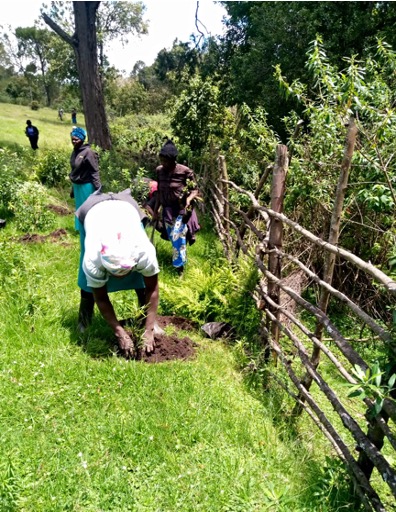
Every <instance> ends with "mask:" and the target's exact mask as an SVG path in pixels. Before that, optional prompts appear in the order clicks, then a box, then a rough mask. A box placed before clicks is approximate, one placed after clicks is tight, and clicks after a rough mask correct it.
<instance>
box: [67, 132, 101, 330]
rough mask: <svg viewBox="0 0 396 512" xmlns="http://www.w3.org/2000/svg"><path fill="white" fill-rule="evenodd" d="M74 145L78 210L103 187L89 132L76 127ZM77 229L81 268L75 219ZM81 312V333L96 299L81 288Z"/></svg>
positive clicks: (73, 173)
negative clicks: (88, 139) (87, 137)
mask: <svg viewBox="0 0 396 512" xmlns="http://www.w3.org/2000/svg"><path fill="white" fill-rule="evenodd" d="M70 136H71V142H72V144H73V151H72V154H71V156H70V166H71V172H70V174H69V178H70V181H71V182H72V190H71V193H70V195H71V197H74V202H75V207H76V210H77V209H78V208H79V207H80V206H81V205H82V204H83V203H84V201H85V200H86V199H88V197H89V196H90V195H91V194H92V193H93V192H95V191H96V190H100V189H101V187H102V185H101V182H100V176H99V157H98V154H97V153H96V151H93V150H92V149H91V146H90V145H89V144H84V141H85V138H86V136H87V132H86V131H85V130H84V128H80V127H77V126H75V127H74V128H73V130H72V132H71V134H70ZM74 225H75V228H76V230H77V231H79V232H80V248H81V252H80V266H81V264H82V257H83V251H82V247H83V246H84V233H83V232H82V231H81V229H80V227H81V226H80V223H79V221H78V219H77V218H75V224H74ZM80 288H81V291H80V294H81V298H80V312H79V316H78V326H79V330H80V331H84V329H85V328H86V327H87V326H88V324H89V323H90V319H91V318H92V314H93V309H94V297H93V295H92V291H91V290H89V291H87V290H84V288H83V287H80Z"/></svg>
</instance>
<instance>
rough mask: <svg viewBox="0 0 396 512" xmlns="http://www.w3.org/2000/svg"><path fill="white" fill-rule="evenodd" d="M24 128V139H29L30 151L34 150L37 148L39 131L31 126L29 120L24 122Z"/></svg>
mask: <svg viewBox="0 0 396 512" xmlns="http://www.w3.org/2000/svg"><path fill="white" fill-rule="evenodd" d="M26 124H27V126H26V128H25V134H26V137H27V138H28V139H29V142H30V145H31V147H32V149H34V150H36V149H38V148H39V147H38V146H37V143H38V139H39V131H38V129H37V128H36V127H35V126H33V125H32V122H31V121H30V119H28V120H27V121H26Z"/></svg>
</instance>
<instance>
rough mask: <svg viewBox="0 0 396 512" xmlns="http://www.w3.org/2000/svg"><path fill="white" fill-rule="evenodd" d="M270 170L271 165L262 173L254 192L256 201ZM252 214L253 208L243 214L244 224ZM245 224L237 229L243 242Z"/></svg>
mask: <svg viewBox="0 0 396 512" xmlns="http://www.w3.org/2000/svg"><path fill="white" fill-rule="evenodd" d="M272 168H273V167H272V165H267V167H266V169H265V171H264V173H263V174H262V176H261V178H260V181H259V182H258V185H257V187H256V190H255V191H254V197H255V198H256V199H258V197H259V195H260V193H261V190H262V188H263V186H264V184H265V182H266V181H267V179H268V176H269V174H270V172H271V171H272ZM231 207H233V205H231ZM254 212H255V208H254V207H253V206H250V207H249V210H248V212H247V213H245V212H243V217H244V220H245V222H246V220H250V219H251V218H252V217H253V215H254ZM241 213H242V212H241ZM245 222H243V223H242V225H241V227H240V228H239V234H240V237H241V239H242V240H243V238H244V236H245V232H246V224H245ZM238 247H239V246H238V245H237V247H236V251H238Z"/></svg>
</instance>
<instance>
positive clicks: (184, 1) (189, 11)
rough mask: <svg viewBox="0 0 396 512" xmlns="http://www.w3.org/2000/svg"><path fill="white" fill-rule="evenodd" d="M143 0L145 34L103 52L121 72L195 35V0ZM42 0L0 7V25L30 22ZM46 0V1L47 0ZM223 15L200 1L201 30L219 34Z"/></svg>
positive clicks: (208, 0)
mask: <svg viewBox="0 0 396 512" xmlns="http://www.w3.org/2000/svg"><path fill="white" fill-rule="evenodd" d="M142 1H143V3H144V5H145V6H146V12H145V15H144V19H145V20H147V21H148V22H149V28H148V35H144V36H141V37H138V36H132V37H130V38H129V43H128V45H127V46H126V47H125V48H123V47H122V46H121V44H120V43H117V42H114V43H112V45H111V47H110V48H109V49H107V52H106V54H107V56H108V58H109V61H110V64H111V65H113V66H115V67H116V68H118V69H119V70H120V71H123V72H124V74H129V73H130V72H131V71H132V69H133V66H134V64H135V63H136V62H137V61H139V60H141V61H143V62H144V63H145V64H146V65H147V66H150V65H151V64H152V63H153V62H154V60H155V58H156V56H157V54H158V52H160V51H161V50H162V49H163V48H166V49H170V48H171V47H172V44H173V41H174V40H175V39H176V38H177V39H178V40H179V41H183V42H185V41H188V40H189V38H190V35H191V34H192V33H194V34H197V35H198V32H197V30H196V27H195V11H196V7H197V2H196V0H142ZM43 3H44V2H43V0H27V1H20V0H15V1H14V2H12V8H9V9H2V11H1V14H0V25H3V26H7V25H11V27H12V28H16V27H27V26H32V25H33V23H34V21H35V20H36V19H37V18H38V17H39V15H40V7H41V5H42V4H43ZM46 3H47V4H49V1H47V2H46ZM10 7H11V6H10ZM225 15H226V11H225V9H224V7H223V6H221V5H219V4H216V3H215V2H214V1H212V0H200V1H199V11H198V18H199V20H200V21H201V23H202V24H203V25H204V26H205V27H203V26H202V25H200V28H201V30H202V32H203V33H205V34H207V33H209V34H211V35H212V36H216V35H220V34H222V32H223V23H222V18H223V17H224V16H225ZM205 29H206V30H205Z"/></svg>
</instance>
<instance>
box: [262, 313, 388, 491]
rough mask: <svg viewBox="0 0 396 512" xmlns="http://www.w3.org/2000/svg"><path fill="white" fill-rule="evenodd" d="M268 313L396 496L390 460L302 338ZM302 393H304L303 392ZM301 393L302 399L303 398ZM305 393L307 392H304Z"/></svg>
mask: <svg viewBox="0 0 396 512" xmlns="http://www.w3.org/2000/svg"><path fill="white" fill-rule="evenodd" d="M265 312H266V314H267V315H269V316H270V317H271V319H272V321H273V322H277V323H278V326H279V328H280V329H281V330H282V332H286V331H287V332H288V337H289V338H290V339H291V340H292V341H293V343H294V344H295V347H296V348H297V350H298V352H299V354H300V359H301V361H302V362H303V364H304V366H305V368H306V369H307V370H308V373H309V374H310V376H311V378H312V381H315V382H316V384H317V385H318V387H319V389H320V390H321V391H322V392H323V393H324V395H325V396H326V398H327V399H328V400H329V402H330V403H331V405H332V406H333V409H334V410H335V412H336V413H337V414H338V415H339V417H340V418H341V421H342V423H343V425H344V427H346V428H347V429H348V430H349V431H350V432H351V434H352V435H353V437H354V439H355V440H356V442H357V443H358V445H359V446H360V448H362V449H363V450H364V451H365V453H366V454H367V456H368V457H369V458H370V460H371V461H372V462H373V464H374V465H375V467H376V468H377V469H378V471H379V473H380V475H381V476H382V478H383V480H384V482H386V483H387V484H388V486H389V488H390V490H391V491H392V494H393V495H394V496H395V497H396V473H395V472H394V471H393V469H392V467H391V466H390V464H389V463H388V461H387V460H386V459H385V457H384V456H383V455H382V454H381V452H380V451H379V450H378V449H377V447H376V446H375V444H374V443H372V442H371V440H370V439H368V437H367V436H366V435H365V433H364V432H363V430H362V429H361V428H360V426H359V425H358V423H357V422H356V421H355V419H354V418H352V416H351V415H350V414H349V413H348V411H347V410H346V409H345V407H344V406H343V405H342V403H341V402H340V400H339V399H338V397H337V395H336V394H335V393H334V391H333V390H332V389H331V388H330V386H329V385H328V384H327V382H325V381H324V379H323V378H322V376H321V375H320V374H319V373H318V372H317V370H316V368H315V367H314V365H313V364H312V361H310V359H309V356H308V354H307V352H305V350H304V348H305V347H303V346H302V344H301V342H300V340H299V339H298V338H297V336H295V335H294V334H293V333H292V332H291V331H290V329H288V328H287V327H285V326H283V325H282V324H281V322H279V321H278V320H277V319H276V317H275V315H273V314H272V312H271V311H270V310H269V309H266V310H265ZM274 346H277V347H279V345H278V344H277V343H274ZM301 388H304V390H305V391H306V392H307V393H309V391H308V390H307V389H306V388H305V387H304V385H303V384H302V383H301ZM301 395H302V394H301ZM301 395H300V399H301ZM304 395H305V393H304Z"/></svg>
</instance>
